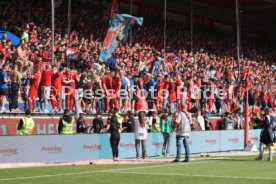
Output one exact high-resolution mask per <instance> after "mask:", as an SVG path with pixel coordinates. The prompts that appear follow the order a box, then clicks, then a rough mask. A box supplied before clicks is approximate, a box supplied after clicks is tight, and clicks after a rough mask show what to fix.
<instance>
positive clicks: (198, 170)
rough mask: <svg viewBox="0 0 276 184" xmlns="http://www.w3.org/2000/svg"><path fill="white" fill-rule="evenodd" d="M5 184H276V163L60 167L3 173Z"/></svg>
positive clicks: (231, 160) (245, 160) (243, 160)
mask: <svg viewBox="0 0 276 184" xmlns="http://www.w3.org/2000/svg"><path fill="white" fill-rule="evenodd" d="M0 183H5V184H19V183H24V184H48V183H49V184H50V183H51V184H54V183H57V184H63V183H64V184H71V183H72V184H97V183H99V184H109V183H110V184H119V183H125V184H141V183H144V184H147V183H150V184H167V183H168V184H174V183H181V184H183V183H184V184H222V183H223V184H230V183H231V184H257V183H258V184H259V183H260V184H275V183H276V157H274V162H267V161H266V160H264V161H255V160H254V157H228V158H225V159H220V160H217V159H214V160H202V161H194V162H189V163H168V162H165V163H158V164H143V165H140V164H135V165H87V166H58V167H42V168H25V169H3V170H0Z"/></svg>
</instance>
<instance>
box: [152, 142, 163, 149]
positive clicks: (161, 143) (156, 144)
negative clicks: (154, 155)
mask: <svg viewBox="0 0 276 184" xmlns="http://www.w3.org/2000/svg"><path fill="white" fill-rule="evenodd" d="M151 145H152V146H153V147H158V148H159V147H162V146H163V142H152V143H151Z"/></svg>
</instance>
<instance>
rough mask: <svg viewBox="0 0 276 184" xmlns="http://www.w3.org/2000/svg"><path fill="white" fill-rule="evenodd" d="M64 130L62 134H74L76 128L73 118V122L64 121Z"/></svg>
mask: <svg viewBox="0 0 276 184" xmlns="http://www.w3.org/2000/svg"><path fill="white" fill-rule="evenodd" d="M62 125H63V127H62V130H61V132H60V134H73V128H74V126H73V125H74V119H73V118H72V121H71V122H69V123H68V122H66V121H65V120H64V119H62Z"/></svg>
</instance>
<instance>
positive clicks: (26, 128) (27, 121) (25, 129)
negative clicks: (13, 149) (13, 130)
mask: <svg viewBox="0 0 276 184" xmlns="http://www.w3.org/2000/svg"><path fill="white" fill-rule="evenodd" d="M22 121H23V126H22V128H21V129H20V130H19V135H31V134H32V132H33V129H34V127H35V123H34V120H33V119H32V118H28V117H25V118H22Z"/></svg>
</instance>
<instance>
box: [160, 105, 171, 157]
mask: <svg viewBox="0 0 276 184" xmlns="http://www.w3.org/2000/svg"><path fill="white" fill-rule="evenodd" d="M165 111H166V112H165V114H164V115H163V116H162V117H161V118H160V127H161V132H162V134H163V138H164V142H163V147H162V155H165V156H168V155H169V154H170V142H171V134H172V116H171V115H170V114H168V112H167V111H168V110H165Z"/></svg>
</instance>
